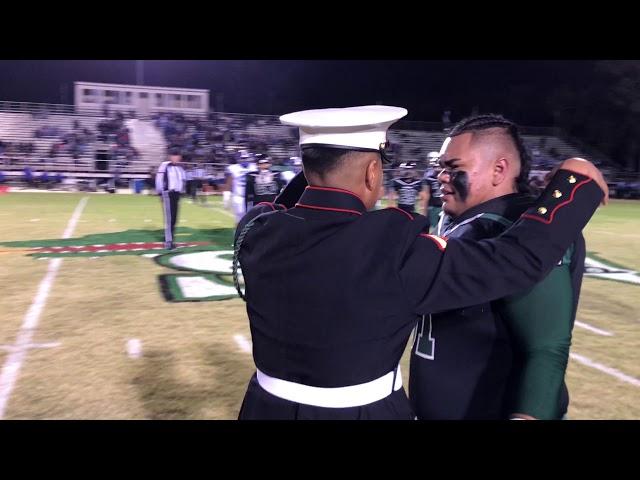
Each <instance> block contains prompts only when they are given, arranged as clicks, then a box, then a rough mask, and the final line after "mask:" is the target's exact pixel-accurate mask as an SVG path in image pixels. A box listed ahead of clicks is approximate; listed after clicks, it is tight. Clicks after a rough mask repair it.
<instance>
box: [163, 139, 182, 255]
mask: <svg viewBox="0 0 640 480" xmlns="http://www.w3.org/2000/svg"><path fill="white" fill-rule="evenodd" d="M181 160H182V155H181V154H180V151H179V150H177V149H171V150H170V152H169V160H168V161H166V162H162V163H161V164H160V166H159V167H158V173H156V192H157V193H158V195H160V198H161V200H162V212H163V214H164V248H165V249H167V250H173V249H174V248H175V245H174V242H173V236H174V233H175V230H176V220H177V219H178V202H179V201H180V194H181V193H184V189H185V179H186V174H185V171H184V169H183V168H182V166H181V165H180V161H181Z"/></svg>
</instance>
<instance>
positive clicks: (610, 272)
mask: <svg viewBox="0 0 640 480" xmlns="http://www.w3.org/2000/svg"><path fill="white" fill-rule="evenodd" d="M584 274H585V276H587V277H596V278H603V279H605V280H614V281H616V282H624V283H632V284H634V285H640V275H639V274H638V272H636V271H634V270H629V269H627V268H624V267H621V266H619V265H616V264H615V263H612V262H609V261H608V260H604V259H602V258H599V257H598V256H597V255H594V254H589V256H588V257H587V259H586V260H585V262H584Z"/></svg>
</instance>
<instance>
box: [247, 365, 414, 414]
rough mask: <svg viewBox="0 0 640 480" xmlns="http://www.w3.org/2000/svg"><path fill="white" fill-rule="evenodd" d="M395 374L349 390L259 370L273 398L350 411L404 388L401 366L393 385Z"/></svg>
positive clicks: (260, 376)
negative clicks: (351, 408) (319, 385)
mask: <svg viewBox="0 0 640 480" xmlns="http://www.w3.org/2000/svg"><path fill="white" fill-rule="evenodd" d="M393 377H394V371H391V372H389V373H387V374H386V375H383V376H382V377H380V378H376V379H375V380H372V381H370V382H367V383H361V384H359V385H350V386H348V387H335V388H324V387H311V386H309V385H303V384H301V383H295V382H289V381H287V380H281V379H279V378H274V377H270V376H269V375H267V374H266V373H263V372H261V371H260V370H257V378H258V383H259V384H260V386H261V387H262V388H264V389H265V390H266V391H267V392H269V393H270V394H271V395H275V396H276V397H280V398H283V399H285V400H289V401H290V402H296V403H302V404H304V405H313V406H315V407H325V408H347V407H360V406H362V405H368V404H370V403H373V402H377V401H378V400H382V399H383V398H385V397H388V396H389V395H391V393H392V391H391V386H392V385H393V391H396V390H400V388H402V373H401V372H400V365H398V370H397V374H396V375H395V377H396V378H395V384H394V383H393Z"/></svg>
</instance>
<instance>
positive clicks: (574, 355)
mask: <svg viewBox="0 0 640 480" xmlns="http://www.w3.org/2000/svg"><path fill="white" fill-rule="evenodd" d="M569 356H570V357H571V358H572V359H573V360H575V361H576V362H578V363H581V364H583V365H586V366H587V367H591V368H595V369H596V370H599V371H601V372H602V373H606V374H607V375H610V376H612V377H615V378H617V379H618V380H622V381H623V382H626V383H630V384H631V385H634V386H636V387H640V380H638V379H637V378H633V377H631V376H629V375H627V374H626V373H622V372H621V371H620V370H616V369H615V368H611V367H607V366H606V365H602V364H601V363H598V362H594V361H593V360H591V359H590V358H587V357H584V356H582V355H579V354H577V353H570V354H569Z"/></svg>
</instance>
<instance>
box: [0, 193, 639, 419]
mask: <svg viewBox="0 0 640 480" xmlns="http://www.w3.org/2000/svg"><path fill="white" fill-rule="evenodd" d="M85 196H86V197H88V198H89V200H88V203H87V204H86V207H85V209H84V211H83V212H82V215H81V216H80V220H79V222H78V224H77V226H76V229H75V232H74V234H73V236H72V238H71V239H69V240H66V241H63V240H59V239H60V238H61V236H62V233H63V232H64V230H65V228H66V226H67V224H68V222H69V219H70V218H71V215H72V213H73V211H74V209H75V208H76V206H77V205H78V203H79V201H80V199H81V198H83V197H85ZM180 208H181V210H180V222H179V224H178V231H177V233H178V235H177V239H178V241H201V242H207V243H208V245H206V246H200V247H193V249H194V250H199V249H217V250H221V249H222V250H226V249H230V241H231V234H232V231H233V230H232V228H233V219H232V215H231V214H230V213H229V212H226V211H224V210H223V209H222V206H221V201H220V198H218V197H215V198H214V197H210V198H209V199H208V206H201V205H194V204H189V203H188V201H186V200H184V199H183V200H182V201H181V204H180ZM36 219H37V220H36ZM0 221H1V222H2V224H3V225H4V226H5V228H3V230H2V232H1V233H0V285H2V287H3V295H2V296H0V345H13V344H14V342H15V339H16V336H17V333H18V331H19V329H20V326H21V324H22V321H23V318H24V316H25V314H26V312H27V310H28V309H29V306H30V305H31V303H32V301H33V298H34V296H35V294H36V291H37V289H38V285H39V284H40V282H41V280H42V279H43V277H44V276H45V273H46V270H47V266H48V264H49V261H48V260H46V259H45V260H39V259H38V258H37V257H38V255H37V254H35V252H34V251H32V250H30V249H31V248H32V247H35V246H55V245H58V246H62V245H91V244H109V243H124V242H154V241H155V242H158V241H162V213H161V209H160V204H159V201H158V199H157V198H156V197H152V196H142V195H137V196H133V195H100V194H81V193H69V194H66V193H65V194H54V193H49V194H48V193H37V194H30V193H15V194H5V195H0ZM584 233H585V237H586V239H587V248H588V250H589V251H592V252H596V253H597V255H598V256H599V257H601V258H604V259H606V260H608V261H609V262H611V263H615V264H618V265H620V266H623V267H626V268H633V269H640V257H639V255H638V252H639V251H640V202H633V201H613V202H612V203H611V205H609V206H608V207H606V208H604V209H600V210H598V212H597V213H596V214H595V216H594V218H593V219H592V221H591V222H590V224H589V225H588V226H587V228H586V229H585V232H584ZM121 253H122V254H120V255H117V254H116V255H113V254H108V255H107V254H105V255H97V254H79V255H78V254H73V255H69V256H67V257H66V258H65V259H64V260H63V263H62V264H61V266H60V270H59V272H58V275H57V277H56V279H55V281H54V284H53V288H52V290H51V293H50V297H49V299H48V301H47V304H46V306H45V308H44V310H43V313H42V316H41V318H40V322H39V325H38V327H37V329H36V331H35V333H34V339H33V343H36V344H37V343H50V342H59V343H60V345H59V346H57V347H52V348H33V349H31V350H29V351H28V352H27V355H26V360H25V363H24V364H23V366H22V370H21V372H20V375H19V377H18V381H17V384H16V387H15V389H14V391H13V393H12V395H11V399H10V402H9V405H8V409H7V414H6V417H7V418H67V419H68V418H91V419H92V418H98V419H101V418H140V419H143V418H147V419H149V418H153V419H174V418H188V419H198V418H207V419H209V418H210V419H231V418H235V417H236V415H237V413H238V409H239V407H240V402H241V400H242V395H243V394H244V390H245V389H246V384H247V381H248V379H249V377H250V375H251V374H252V372H253V363H252V360H251V356H250V355H249V354H247V353H244V352H242V351H241V350H240V348H239V347H238V345H237V344H236V342H235V340H234V336H235V335H243V336H244V337H245V338H247V339H249V338H250V334H249V329H248V322H247V318H246V311H245V307H244V303H243V302H242V301H241V300H239V299H237V298H235V299H230V300H224V301H199V302H183V303H170V302H167V301H166V300H165V298H164V296H163V292H162V290H161V282H160V280H159V279H160V278H161V277H162V276H167V275H168V276H170V278H171V282H173V283H171V288H175V276H180V275H193V274H192V273H189V272H183V271H180V270H177V269H174V268H169V267H168V266H166V262H164V263H165V264H164V265H163V262H162V261H158V262H156V261H154V260H153V259H150V258H145V257H143V256H141V255H140V254H141V253H149V252H146V251H143V252H136V253H133V252H126V253H124V252H121ZM156 253H164V252H163V251H162V252H156ZM93 257H98V258H93ZM163 258H164V257H163ZM639 298H640V286H636V285H630V284H623V283H620V282H614V281H604V280H599V279H594V278H587V279H585V282H584V285H583V293H582V298H581V302H580V308H579V312H578V320H580V321H583V322H586V323H588V324H590V325H592V326H594V327H597V328H600V329H604V330H608V331H611V332H612V333H613V334H614V335H613V336H611V337H602V336H598V335H596V334H594V333H592V332H590V331H587V330H584V329H582V328H578V327H576V328H575V330H574V335H573V346H572V351H575V352H577V353H579V354H581V355H583V356H586V357H588V358H590V359H591V360H593V361H595V362H599V363H602V364H604V365H607V366H608V367H611V368H615V369H618V370H620V371H621V372H624V373H626V374H627V375H630V376H633V377H635V378H640V348H638V347H639V346H640V334H639V333H638V331H639V329H638V327H639V326H640V306H639V303H640V302H639V301H638V299H639ZM131 338H137V339H140V340H141V342H142V348H143V356H142V358H139V359H132V358H129V357H128V356H127V353H126V342H127V340H129V339H131ZM6 355H7V352H6V351H5V350H0V364H4V359H5V358H6ZM407 359H408V355H407V353H405V356H404V357H403V369H404V373H405V385H406V381H407V375H408V362H407ZM567 382H568V384H569V387H570V390H571V398H572V403H571V409H570V416H571V417H572V418H587V419H589V418H640V401H639V399H640V389H639V387H637V386H633V385H629V384H626V383H623V382H621V381H619V380H616V379H615V378H613V377H611V376H608V375H606V374H604V373H602V372H599V371H597V370H594V369H593V368H590V367H586V366H584V365H581V364H579V363H577V362H575V361H571V362H570V367H569V370H568V376H567Z"/></svg>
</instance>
